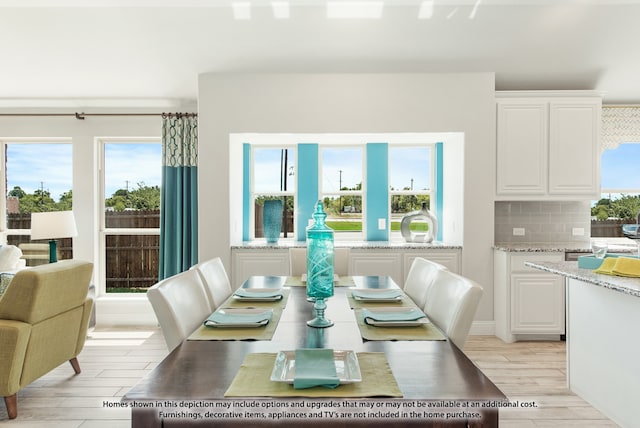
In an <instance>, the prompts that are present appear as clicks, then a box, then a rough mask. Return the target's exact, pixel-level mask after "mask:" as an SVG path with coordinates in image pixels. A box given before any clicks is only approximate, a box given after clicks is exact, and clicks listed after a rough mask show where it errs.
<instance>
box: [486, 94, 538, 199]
mask: <svg viewBox="0 0 640 428" xmlns="http://www.w3.org/2000/svg"><path fill="white" fill-rule="evenodd" d="M547 130H548V106H547V103H546V102H544V101H538V102H533V101H531V100H508V101H504V102H499V103H498V130H497V132H498V139H497V141H498V152H497V153H498V168H497V182H498V194H504V195H544V194H545V193H546V191H547V172H546V164H547V153H548V144H547V141H548V138H547Z"/></svg>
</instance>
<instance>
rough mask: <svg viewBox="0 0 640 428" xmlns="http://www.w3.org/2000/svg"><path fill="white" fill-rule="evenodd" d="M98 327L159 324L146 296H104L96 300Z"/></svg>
mask: <svg viewBox="0 0 640 428" xmlns="http://www.w3.org/2000/svg"><path fill="white" fill-rule="evenodd" d="M95 313H96V326H97V327H125V326H144V327H148V326H157V325H158V320H157V318H156V316H155V314H154V312H153V308H152V307H151V303H149V300H148V299H147V298H146V296H141V297H138V296H136V297H131V296H120V297H118V296H103V297H98V298H97V299H96V302H95Z"/></svg>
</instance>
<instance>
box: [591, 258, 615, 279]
mask: <svg viewBox="0 0 640 428" xmlns="http://www.w3.org/2000/svg"><path fill="white" fill-rule="evenodd" d="M617 260H618V257H607V258H605V259H604V260H602V264H601V265H600V267H599V268H598V269H594V272H595V273H602V274H604V275H615V273H613V267H614V266H615V264H616V261H617Z"/></svg>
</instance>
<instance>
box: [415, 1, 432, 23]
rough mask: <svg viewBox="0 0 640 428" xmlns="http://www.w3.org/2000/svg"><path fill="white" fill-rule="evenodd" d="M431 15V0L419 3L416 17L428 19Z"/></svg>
mask: <svg viewBox="0 0 640 428" xmlns="http://www.w3.org/2000/svg"><path fill="white" fill-rule="evenodd" d="M432 16H433V0H425V1H423V2H422V3H421V4H420V12H419V13H418V18H420V19H430V18H431V17H432Z"/></svg>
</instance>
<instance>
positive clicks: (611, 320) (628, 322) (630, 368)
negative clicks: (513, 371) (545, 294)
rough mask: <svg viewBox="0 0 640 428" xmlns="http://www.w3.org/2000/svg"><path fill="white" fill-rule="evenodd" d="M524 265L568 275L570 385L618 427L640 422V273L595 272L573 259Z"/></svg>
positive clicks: (568, 361) (568, 374) (566, 276)
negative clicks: (638, 412)
mask: <svg viewBox="0 0 640 428" xmlns="http://www.w3.org/2000/svg"><path fill="white" fill-rule="evenodd" d="M526 265H527V266H529V267H531V268H534V269H540V270H542V271H545V272H549V273H554V274H558V275H562V276H563V277H564V278H565V280H566V314H567V315H566V316H567V326H566V333H567V383H568V386H569V388H570V389H571V390H572V391H573V392H575V393H576V394H577V395H579V396H580V397H582V398H583V399H585V400H586V401H588V402H589V403H590V404H591V405H592V406H594V407H595V408H597V409H598V410H600V411H601V412H602V413H603V414H605V415H606V416H607V417H609V418H610V419H612V420H613V421H614V422H616V423H617V424H619V425H620V426H622V427H637V426H639V423H640V422H639V419H640V418H639V416H638V415H636V406H637V404H638V402H640V382H638V379H640V363H639V358H640V278H625V277H619V276H610V275H601V274H596V273H594V272H593V271H591V270H589V269H581V268H578V263H577V262H546V261H543V262H527V263H526Z"/></svg>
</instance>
